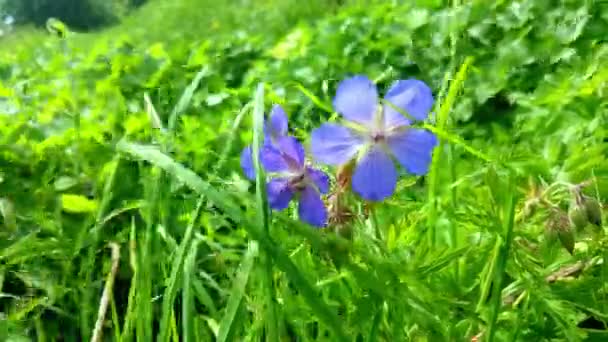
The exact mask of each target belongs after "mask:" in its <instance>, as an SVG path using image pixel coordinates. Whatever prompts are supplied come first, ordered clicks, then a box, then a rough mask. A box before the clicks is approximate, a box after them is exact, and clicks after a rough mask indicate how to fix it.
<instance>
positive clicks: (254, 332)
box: [0, 0, 608, 341]
mask: <svg viewBox="0 0 608 342" xmlns="http://www.w3.org/2000/svg"><path fill="white" fill-rule="evenodd" d="M605 10H606V8H605V6H604V5H603V4H601V3H597V2H588V3H584V4H582V3H581V4H579V3H565V2H564V3H561V2H560V3H559V4H552V3H550V2H543V1H540V2H533V1H523V2H521V3H520V5H519V6H516V5H515V3H513V2H510V1H505V2H501V3H499V4H493V5H491V6H490V5H488V4H486V3H479V2H462V1H455V2H451V3H450V4H449V6H447V5H443V4H441V3H440V2H433V1H416V2H413V3H411V4H409V3H397V2H388V1H367V2H361V1H343V2H338V1H336V2H327V1H316V0H306V1H302V0H300V1H292V0H256V1H254V0H251V1H245V0H243V1H230V2H227V3H225V4H224V3H223V2H213V1H193V0H181V1H165V0H151V1H150V2H149V3H148V4H146V5H144V6H143V7H141V8H139V9H138V10H137V11H135V12H133V13H130V14H129V16H127V17H125V18H124V20H123V22H122V23H121V24H119V25H117V26H114V27H109V28H106V29H103V30H100V31H97V32H91V33H78V34H76V33H75V34H72V35H70V36H68V38H67V39H64V40H60V39H57V37H53V36H51V35H49V34H47V33H46V32H43V31H37V30H36V29H33V28H19V29H18V30H17V31H16V33H14V34H13V35H11V36H8V37H5V38H2V40H0V44H2V46H1V47H0V51H1V52H0V55H2V56H3V58H2V59H0V117H1V118H2V120H4V121H3V125H0V130H1V132H0V133H1V134H0V139H1V140H0V214H1V215H0V217H1V221H0V223H2V227H1V228H0V340H7V341H21V340H23V341H25V340H28V341H29V340H37V341H55V340H60V339H63V340H67V341H72V340H91V338H92V337H93V336H94V335H95V334H99V333H102V334H103V338H104V339H105V340H111V341H181V340H183V341H293V340H297V341H470V340H472V339H473V338H474V337H476V338H478V339H479V340H482V341H544V340H554V341H602V340H605V339H606V337H607V336H608V335H607V331H608V330H607V329H608V314H606V312H608V288H607V285H606V284H607V281H606V280H607V279H606V275H607V274H608V266H606V263H605V262H604V260H605V257H606V248H607V247H608V240H607V238H606V234H605V233H606V227H605V222H606V215H605V205H604V206H603V207H602V209H601V210H602V215H603V222H604V226H603V227H598V226H594V225H592V224H588V225H586V226H585V227H584V228H583V229H578V230H572V229H571V224H570V222H569V221H568V216H567V211H568V206H569V205H570V203H571V202H572V201H573V195H572V191H573V189H577V188H576V185H577V184H581V183H584V186H582V187H581V189H582V191H583V192H584V194H585V195H586V196H588V197H586V198H587V199H586V201H591V200H592V199H594V200H597V201H598V202H599V203H606V202H607V200H608V157H607V156H608V144H607V143H606V142H607V139H608V125H606V122H608V111H607V110H606V109H607V108H608V101H607V100H606V96H605V94H606V87H607V85H608V67H607V66H606V63H603V61H604V60H605V59H606V57H607V56H608V46H607V45H606V43H605V38H604V37H603V33H604V32H603V30H602V28H603V27H606V25H607V24H608V22H607V21H606V17H605V16H603V13H604V12H605ZM9 43H10V44H9ZM7 44H9V45H7ZM13 46H15V47H14V48H13ZM354 73H364V74H366V75H368V76H369V77H370V78H371V79H374V80H376V81H377V83H378V87H379V92H380V94H384V93H385V91H386V89H387V88H388V86H389V85H390V84H391V83H392V82H393V81H394V80H397V79H404V78H409V77H416V78H419V79H422V80H424V81H425V82H427V83H428V84H429V85H430V86H431V88H432V89H433V93H434V95H435V105H434V108H433V111H434V115H435V116H434V120H433V121H430V122H427V123H423V124H421V126H422V127H424V128H427V129H429V130H431V131H432V132H434V133H435V134H436V135H437V136H438V138H439V139H440V143H439V145H438V147H437V148H436V150H435V151H434V155H433V159H432V163H431V167H430V171H429V173H428V174H427V175H425V176H424V177H414V176H412V175H407V174H405V173H404V174H403V175H401V176H400V180H399V182H398V184H397V191H396V193H395V194H394V195H393V196H391V197H390V198H389V199H387V200H386V201H384V202H382V203H377V204H375V205H373V206H369V205H368V204H366V203H364V202H363V201H362V200H361V199H360V198H359V197H358V196H356V195H355V194H353V193H352V192H351V191H350V187H346V188H341V187H340V185H339V181H343V180H344V179H343V177H344V176H343V175H344V174H338V172H337V171H338V170H336V169H333V168H327V167H323V169H324V170H325V171H327V172H328V174H330V175H331V184H332V185H331V188H332V190H331V192H332V193H335V192H339V190H345V192H340V194H339V195H340V201H339V203H338V202H336V201H335V199H332V198H331V196H327V197H325V201H326V202H327V203H331V204H333V206H332V207H331V208H330V213H331V215H332V221H331V222H332V223H331V224H330V226H328V227H327V228H325V229H315V228H312V227H310V226H308V225H306V224H304V223H302V222H299V221H298V220H297V209H296V207H295V205H292V206H290V207H289V208H288V209H287V210H285V211H281V212H277V211H272V210H269V208H268V198H267V196H266V189H265V179H266V175H265V174H264V172H263V170H262V168H261V165H260V161H259V160H257V158H256V160H255V165H256V179H255V181H252V182H250V181H248V180H246V179H245V177H244V176H243V175H242V171H241V169H240V165H239V156H240V152H241V149H242V148H243V147H244V146H246V145H251V144H253V146H254V150H257V149H259V148H260V147H261V140H262V124H263V120H264V116H265V114H267V113H268V111H269V109H270V108H271V105H272V104H275V103H279V104H281V105H283V107H284V108H285V110H286V111H287V113H288V116H289V120H290V133H292V134H294V135H295V136H296V137H298V138H300V139H301V140H302V141H303V142H305V145H306V146H307V149H308V147H309V137H310V131H311V130H312V129H314V128H316V127H318V126H319V125H320V124H321V123H322V122H327V121H339V120H341V119H340V117H339V115H337V114H336V113H334V112H333V107H332V104H331V103H332V97H333V96H334V93H335V89H336V85H337V82H339V81H340V80H341V79H343V78H345V77H347V76H349V75H352V74H354ZM404 114H406V115H407V113H404ZM254 155H257V154H254ZM560 234H561V235H560ZM560 236H561V237H562V240H560V239H559V237H560ZM564 237H565V238H566V239H567V238H572V239H573V240H574V241H575V245H574V249H573V250H572V253H570V252H569V251H567V249H566V248H564V246H562V245H561V242H560V241H566V240H564ZM116 247H119V251H120V253H119V255H116V251H117V249H116ZM116 262H118V269H117V270H116V269H114V268H113V266H114V265H115V263H116ZM104 290H105V293H106V294H107V296H106V295H104ZM100 308H101V309H102V310H100ZM100 312H101V313H102V317H100V316H99V313H100ZM95 336H98V335H95Z"/></svg>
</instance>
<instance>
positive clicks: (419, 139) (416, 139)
mask: <svg viewBox="0 0 608 342" xmlns="http://www.w3.org/2000/svg"><path fill="white" fill-rule="evenodd" d="M387 145H388V147H389V148H390V150H391V152H392V153H393V155H394V156H395V158H397V160H398V161H399V163H400V164H401V165H403V167H404V168H405V169H406V170H407V171H408V172H409V173H412V174H415V175H424V174H426V173H427V172H428V170H429V164H430V163H431V158H432V156H433V148H434V147H435V146H437V137H436V136H435V135H434V134H433V133H431V132H429V131H427V130H424V129H418V128H408V129H406V130H405V131H402V132H399V133H396V134H393V135H391V136H389V137H388V139H387Z"/></svg>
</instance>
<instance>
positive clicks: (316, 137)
mask: <svg viewBox="0 0 608 342" xmlns="http://www.w3.org/2000/svg"><path fill="white" fill-rule="evenodd" d="M310 145H311V152H312V156H313V158H314V159H315V161H317V162H319V163H324V164H329V165H341V164H344V163H346V162H348V161H349V160H351V159H352V158H353V157H354V156H355V154H356V153H357V151H359V149H360V148H361V146H363V139H362V138H361V137H360V136H358V135H356V134H355V133H354V132H352V131H351V130H350V129H349V128H346V127H344V126H340V125H336V124H329V123H326V124H322V125H321V126H320V127H319V128H317V129H315V130H314V131H312V134H311V141H310Z"/></svg>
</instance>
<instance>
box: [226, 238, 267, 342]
mask: <svg viewBox="0 0 608 342" xmlns="http://www.w3.org/2000/svg"><path fill="white" fill-rule="evenodd" d="M257 255H258V243H257V242H255V241H251V242H249V245H248V248H247V253H245V257H244V258H243V262H242V263H241V267H240V268H239V271H238V273H237V274H236V277H235V279H234V281H233V287H232V291H231V293H230V299H229V300H228V305H227V306H226V312H225V313H224V317H223V318H222V321H221V323H220V328H219V331H218V336H217V342H226V341H228V340H229V338H230V337H233V334H234V333H235V330H236V329H237V328H238V327H237V326H236V324H235V320H236V316H237V313H238V311H239V308H240V307H241V303H242V301H243V297H244V296H245V287H246V286H247V282H248V280H249V276H250V273H251V270H252V268H253V264H254V261H255V258H256V257H257Z"/></svg>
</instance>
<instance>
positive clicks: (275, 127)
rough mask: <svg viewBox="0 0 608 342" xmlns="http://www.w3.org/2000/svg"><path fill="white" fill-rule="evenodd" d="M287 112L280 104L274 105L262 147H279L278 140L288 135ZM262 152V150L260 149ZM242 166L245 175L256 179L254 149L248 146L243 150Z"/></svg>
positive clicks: (265, 127)
mask: <svg viewBox="0 0 608 342" xmlns="http://www.w3.org/2000/svg"><path fill="white" fill-rule="evenodd" d="M288 128H289V127H288V121H287V114H285V111H284V110H283V108H282V107H281V106H279V105H274V106H273V107H272V109H271V110H270V115H269V118H268V121H267V122H266V123H265V124H264V141H263V142H262V149H264V148H277V147H278V141H279V140H281V139H282V138H283V137H286V136H287V130H288ZM260 152H261V151H260ZM241 168H242V169H243V172H244V173H245V177H247V178H248V179H250V180H254V179H255V168H254V167H253V150H252V148H251V146H247V147H245V148H244V149H243V151H242V152H241Z"/></svg>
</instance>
